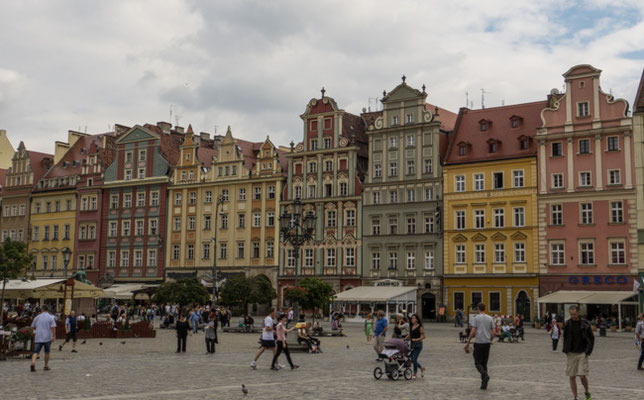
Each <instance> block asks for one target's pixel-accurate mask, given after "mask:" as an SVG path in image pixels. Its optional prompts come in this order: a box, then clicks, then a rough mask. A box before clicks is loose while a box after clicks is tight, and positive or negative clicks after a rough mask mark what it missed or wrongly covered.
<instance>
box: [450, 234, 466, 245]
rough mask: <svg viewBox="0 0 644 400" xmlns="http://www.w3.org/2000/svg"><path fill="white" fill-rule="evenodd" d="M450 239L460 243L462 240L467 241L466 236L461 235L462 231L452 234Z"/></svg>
mask: <svg viewBox="0 0 644 400" xmlns="http://www.w3.org/2000/svg"><path fill="white" fill-rule="evenodd" d="M452 241H454V242H456V243H462V242H467V237H466V236H465V235H463V234H462V233H459V234H458V235H456V236H454V237H453V238H452Z"/></svg>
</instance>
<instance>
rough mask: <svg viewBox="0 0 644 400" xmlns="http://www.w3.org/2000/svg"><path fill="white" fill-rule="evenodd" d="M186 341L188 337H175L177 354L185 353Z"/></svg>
mask: <svg viewBox="0 0 644 400" xmlns="http://www.w3.org/2000/svg"><path fill="white" fill-rule="evenodd" d="M186 339H188V335H185V336H184V335H179V336H177V353H178V352H180V351H183V352H184V353H185V352H186Z"/></svg>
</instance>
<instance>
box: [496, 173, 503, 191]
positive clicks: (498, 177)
mask: <svg viewBox="0 0 644 400" xmlns="http://www.w3.org/2000/svg"><path fill="white" fill-rule="evenodd" d="M494 189H503V172H495V173H494Z"/></svg>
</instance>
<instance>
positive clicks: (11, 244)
mask: <svg viewBox="0 0 644 400" xmlns="http://www.w3.org/2000/svg"><path fill="white" fill-rule="evenodd" d="M32 260H33V256H32V255H31V254H29V253H27V244H26V243H24V242H17V241H14V240H11V239H7V240H5V242H4V243H3V244H2V245H1V246H0V279H2V296H0V324H2V321H3V318H4V291H5V287H6V286H7V282H8V281H9V279H17V278H18V275H20V272H21V271H22V270H23V269H25V268H27V267H28V266H29V265H30V264H31V262H32Z"/></svg>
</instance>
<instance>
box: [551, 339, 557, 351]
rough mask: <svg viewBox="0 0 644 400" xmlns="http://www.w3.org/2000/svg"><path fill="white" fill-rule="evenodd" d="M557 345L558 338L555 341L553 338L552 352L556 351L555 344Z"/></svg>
mask: <svg viewBox="0 0 644 400" xmlns="http://www.w3.org/2000/svg"><path fill="white" fill-rule="evenodd" d="M558 343H559V338H557V339H555V338H553V339H552V351H557V344H558Z"/></svg>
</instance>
